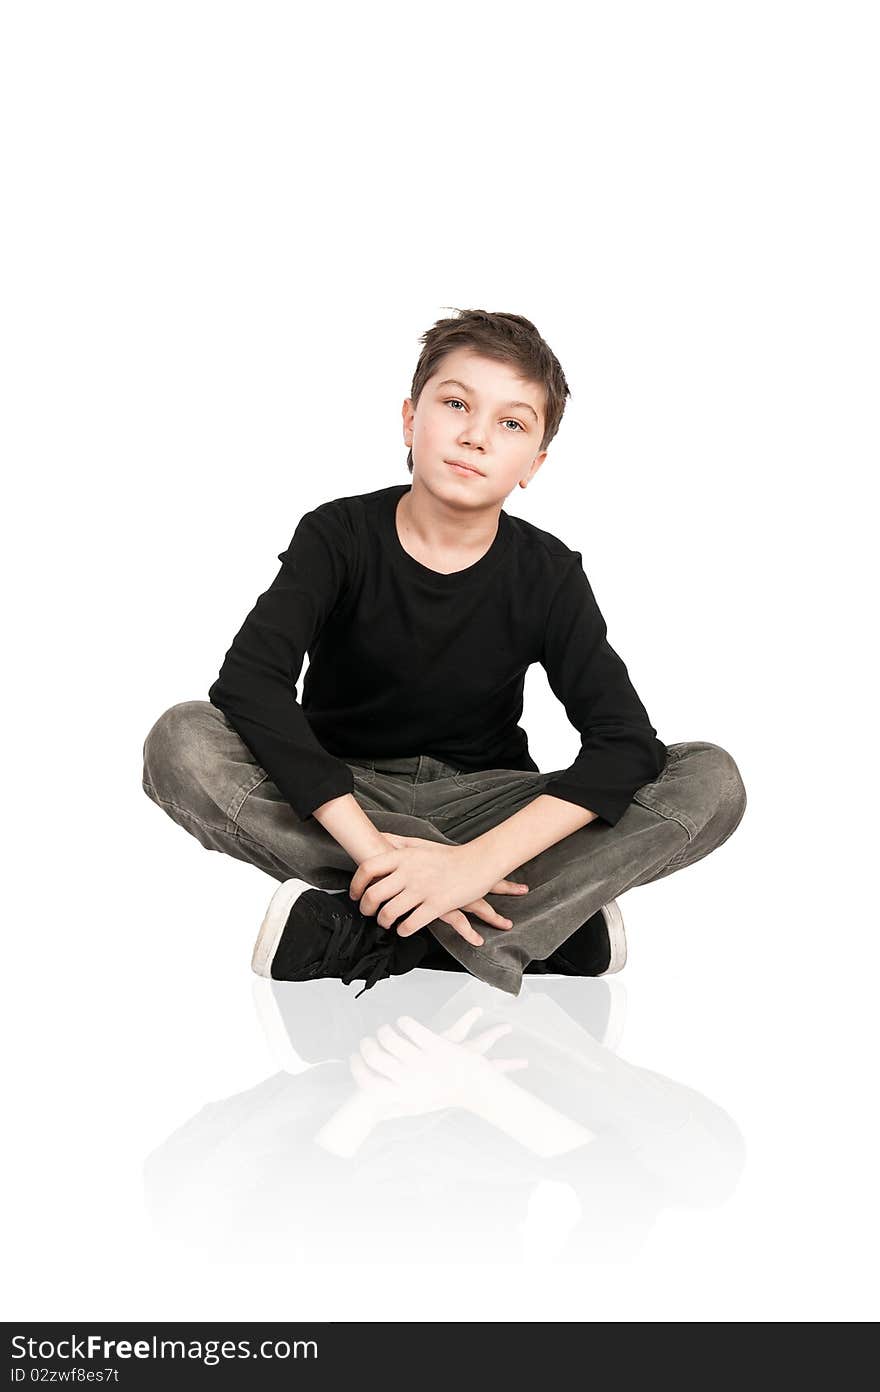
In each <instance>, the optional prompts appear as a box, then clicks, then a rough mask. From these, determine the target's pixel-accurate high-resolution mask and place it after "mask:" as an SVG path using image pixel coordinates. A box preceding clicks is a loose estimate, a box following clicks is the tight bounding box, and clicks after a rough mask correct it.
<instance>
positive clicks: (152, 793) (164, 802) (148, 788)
mask: <svg viewBox="0 0 880 1392" xmlns="http://www.w3.org/2000/svg"><path fill="white" fill-rule="evenodd" d="M141 786H142V788H143V790H144V792H145V793H146V794H147V796H148V797H150V798H151V799H152V800H153V801H154V802H155V803H157V804H158V806H159V807H173V808H174V811H175V812H179V813H180V815H181V817H186V819H187V821H190V822H195V824H196V826H200V827H201V828H202V830H203V831H219V832H220V833H221V835H223V836H234V837H235V839H236V841H246V842H247V843H248V844H249V845H251V846H255V847H256V848H257V850H259V851H267V850H268V849H269V848H268V846H264V845H263V843H262V841H257V840H255V838H254V837H253V836H249V835H248V833H247V832H246V831H242V829H241V827H240V826H239V825H238V823H237V822H232V823H230V822H229V821H228V820H227V825H226V826H214V825H212V824H211V822H206V821H205V820H204V819H203V818H202V817H197V816H196V814H195V812H191V811H190V810H189V808H188V807H181V805H180V803H179V802H172V801H171V799H170V798H163V797H160V796H159V794H158V793H157V791H156V789H155V788H154V787H153V785H152V783H142V784H141ZM270 854H271V852H270Z"/></svg>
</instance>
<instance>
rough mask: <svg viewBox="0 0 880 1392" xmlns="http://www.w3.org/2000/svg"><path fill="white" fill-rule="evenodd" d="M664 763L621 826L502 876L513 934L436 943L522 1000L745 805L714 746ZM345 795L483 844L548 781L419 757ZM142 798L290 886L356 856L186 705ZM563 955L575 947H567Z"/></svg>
mask: <svg viewBox="0 0 880 1392" xmlns="http://www.w3.org/2000/svg"><path fill="white" fill-rule="evenodd" d="M668 749H669V759H668V761H667V764H666V767H665V768H664V770H663V772H662V773H661V774H660V775H659V777H658V778H656V779H655V780H654V782H653V783H646V784H645V785H644V787H642V788H639V789H638V790H637V791H636V793H635V795H634V798H633V801H632V802H631V803H630V805H629V807H628V808H627V809H626V811H625V812H624V814H623V816H622V817H621V818H620V820H619V821H618V822H617V824H616V826H609V825H608V823H607V822H603V821H602V820H601V819H596V820H595V821H592V822H590V823H589V824H588V825H587V826H585V827H580V828H579V829H578V830H577V831H574V832H572V833H571V835H569V836H566V837H564V838H563V840H562V841H557V842H556V844H555V845H553V846H550V847H549V848H548V849H547V850H546V851H542V852H541V853H540V854H539V855H537V856H535V857H534V858H533V859H532V860H529V861H527V862H526V863H525V864H524V865H520V866H510V868H509V870H508V871H507V872H506V875H505V878H507V879H514V880H520V881H522V882H523V883H525V884H527V885H528V886H529V892H528V894H526V895H524V896H522V897H521V898H516V897H515V896H513V895H505V894H487V895H485V896H484V897H485V898H486V899H487V901H488V902H489V903H490V904H492V905H493V907H494V908H496V909H497V910H498V912H499V913H502V914H504V915H505V916H506V917H508V918H511V919H513V927H512V928H508V929H503V928H491V927H490V926H489V925H488V924H487V923H484V922H483V921H482V919H479V920H478V919H476V918H475V917H474V916H473V915H472V916H471V921H472V922H474V923H475V924H478V926H479V932H480V935H481V936H482V937H483V938H484V939H485V942H484V945H483V946H482V947H474V946H472V945H471V944H470V943H467V942H465V940H464V938H462V937H461V936H460V935H459V934H458V933H456V931H455V929H454V928H452V927H451V926H450V924H448V923H444V922H442V921H441V920H440V919H435V920H434V922H433V923H431V924H430V925H429V930H430V932H431V933H432V934H433V935H434V937H435V938H436V939H437V941H438V942H439V943H440V944H441V945H442V946H443V947H444V948H445V949H446V950H447V952H449V953H451V954H452V956H453V957H455V958H456V959H457V960H458V961H459V962H460V963H461V964H462V965H463V966H464V967H466V968H467V970H468V971H469V972H471V973H472V974H473V975H474V976H476V977H479V978H480V979H481V980H482V981H486V982H488V983H489V984H490V985H491V986H496V987H498V988H499V989H500V990H502V991H507V992H508V993H509V994H511V995H514V996H516V995H519V992H520V988H521V985H522V973H523V971H524V970H525V969H526V967H527V964H528V963H529V962H532V961H543V962H545V963H546V965H547V966H549V965H550V963H549V961H547V959H549V958H550V957H551V954H552V953H553V952H554V951H555V950H556V949H557V948H560V947H561V946H562V944H563V943H564V942H566V940H567V939H569V938H571V937H572V935H573V934H575V933H576V932H577V930H578V929H579V928H580V927H581V926H582V925H583V924H585V923H586V921H587V919H588V918H590V917H591V916H592V915H593V914H594V913H595V912H596V911H597V909H599V908H601V907H602V905H604V904H607V903H609V902H610V900H612V899H614V898H616V897H617V896H618V895H621V894H623V893H624V892H625V891H626V890H627V889H631V888H633V886H634V885H642V884H648V883H649V882H650V881H651V880H659V879H662V878H663V877H664V876H665V875H671V874H672V873H673V871H675V870H680V869H683V868H684V866H686V865H692V864H694V862H695V861H698V860H702V858H703V856H706V855H708V854H709V852H710V851H713V850H714V849H715V848H716V846H720V845H722V843H723V842H724V841H726V840H727V838H728V837H729V836H731V835H732V833H733V832H734V831H735V830H736V828H737V827H738V826H739V823H740V821H741V819H742V816H743V813H744V812H745V808H746V793H745V788H744V786H743V781H742V778H741V777H740V773H739V769H738V768H737V766H736V764H735V763H734V761H733V759H732V758H731V756H730V755H729V754H728V753H727V752H726V751H725V750H724V749H721V748H719V746H718V745H716V744H705V743H686V744H672V745H669V746H668ZM343 762H345V763H347V764H348V766H349V767H350V769H351V771H352V774H353V775H354V796H355V798H356V800H357V802H358V803H359V804H360V806H361V807H362V808H363V810H364V811H365V812H366V814H367V816H368V817H369V819H370V821H371V822H372V823H373V825H374V826H375V827H377V828H378V830H379V831H389V832H396V833H397V834H398V835H401V836H420V837H423V838H424V839H425V840H427V841H440V842H445V843H447V844H462V843H464V842H467V841H472V840H473V839H474V838H475V837H477V836H481V835H482V834H483V832H485V831H488V830H489V829H490V828H491V827H494V826H497V825H498V824H499V822H503V821H506V819H507V818H508V817H511V816H512V815H513V813H514V812H518V811H519V810H520V808H522V807H525V806H526V805H527V804H528V803H530V802H532V801H533V800H534V799H535V798H536V797H538V796H539V795H540V794H541V793H542V792H544V790H545V785H546V783H547V780H548V779H549V778H550V777H551V776H552V775H551V774H547V773H535V772H520V771H518V770H511V769H489V770H486V771H483V772H479V773H459V772H457V771H456V770H455V769H454V768H452V767H451V766H450V765H448V764H444V763H441V762H440V761H439V759H434V758H431V757H430V756H428V755H427V754H418V755H415V756H413V757H412V758H405V759H360V758H357V759H355V758H352V759H345V760H344V761H343ZM143 786H144V791H145V792H146V793H148V794H149V796H150V797H151V798H152V799H153V801H154V802H156V803H158V804H159V806H160V807H162V808H164V810H165V811H166V812H167V813H168V815H169V816H170V817H171V818H173V820H174V821H176V822H178V823H179V824H180V825H181V826H182V827H185V829H186V830H187V831H189V832H191V833H192V835H193V836H195V838H196V839H197V840H198V841H200V842H201V844H202V845H203V846H205V847H206V848H207V849H208V850H212V851H225V852H226V854H227V855H231V856H235V857H236V859H238V860H244V861H247V862H249V863H250V864H251V865H257V866H259V867H260V869H261V870H265V871H266V872H267V873H268V874H270V875H272V876H274V878H275V879H277V880H285V879H288V878H290V877H292V876H296V877H298V878H300V879H303V880H307V881H308V883H309V884H312V885H314V886H315V887H316V888H318V889H325V890H345V889H347V888H348V886H349V883H350V881H351V877H352V875H353V874H354V871H355V868H356V866H355V862H354V861H353V860H352V858H351V856H350V855H349V854H348V852H347V851H346V850H345V849H344V848H343V847H342V846H340V845H339V843H338V842H337V841H335V840H334V839H333V837H332V836H331V835H330V833H329V832H328V831H326V830H325V828H324V827H322V826H321V824H320V822H317V821H316V820H315V818H314V817H308V818H306V820H302V819H301V818H300V817H299V816H298V815H297V814H296V812H294V811H293V809H292V808H291V807H290V805H289V803H288V802H287V801H286V800H285V798H284V797H283V796H282V794H281V793H280V792H279V790H278V789H277V788H276V787H275V785H274V783H272V781H271V780H270V778H269V776H268V774H267V773H266V771H265V769H263V768H261V767H260V766H259V764H258V763H257V762H256V760H255V759H254V757H253V755H252V754H251V752H250V750H249V749H248V748H247V746H246V745H245V744H244V742H243V741H242V739H241V738H240V736H239V735H238V734H237V732H236V731H235V730H234V729H233V728H232V726H231V724H230V723H229V721H228V720H227V719H226V716H225V715H224V714H223V712H222V711H220V710H218V709H217V708H216V707H215V706H213V705H211V703H210V702H209V701H182V702H180V703H179V704H178V705H175V706H172V707H171V708H170V709H169V710H167V711H166V712H165V713H164V715H162V716H160V717H159V719H158V720H157V721H156V723H155V725H154V726H153V728H152V729H151V730H150V732H149V734H148V735H147V738H146V741H145V743H144V775H143ZM569 951H571V949H569Z"/></svg>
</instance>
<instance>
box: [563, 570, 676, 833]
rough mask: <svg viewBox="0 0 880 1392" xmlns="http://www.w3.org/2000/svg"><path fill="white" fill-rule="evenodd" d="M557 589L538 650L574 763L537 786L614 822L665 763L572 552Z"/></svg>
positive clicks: (662, 746)
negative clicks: (574, 740)
mask: <svg viewBox="0 0 880 1392" xmlns="http://www.w3.org/2000/svg"><path fill="white" fill-rule="evenodd" d="M572 557H573V561H572V563H571V564H570V566H569V568H568V570H567V571H566V574H565V576H564V577H563V580H562V582H561V584H560V585H559V588H558V589H557V591H556V593H555V595H554V597H553V600H552V603H551V606H550V612H549V615H548V619H547V628H546V633H545V638H544V648H543V654H542V658H541V662H542V665H543V667H544V669H545V671H546V673H547V679H548V681H549V683H550V687H551V690H552V691H553V693H554V695H556V696H557V697H558V698H559V700H560V701H561V702H562V704H563V706H564V707H565V712H566V715H567V716H568V718H569V720H570V721H571V723H572V725H573V726H574V727H575V729H576V730H578V731H579V732H580V737H581V748H580V753H579V754H578V756H577V758H576V759H575V761H574V763H573V764H572V765H571V766H570V767H569V768H567V769H565V770H563V771H562V772H560V773H557V774H554V775H553V776H552V777H551V778H550V779H549V780H548V782H547V784H546V786H545V789H544V791H545V792H546V793H549V794H550V795H551V796H552V797H559V798H563V799H564V800H565V801H566V802H574V803H577V805H578V806H579V807H585V808H587V809H588V810H589V811H591V812H595V813H596V815H597V816H598V817H601V818H602V820H603V821H605V822H608V823H610V825H611V826H614V824H615V823H616V822H618V821H619V820H620V818H621V817H622V816H623V814H624V812H625V811H626V809H627V807H628V806H629V804H630V803H631V802H632V798H633V794H634V793H635V792H636V791H637V790H638V789H639V788H641V787H642V786H643V784H645V783H651V782H652V781H653V780H654V779H655V778H656V777H657V776H658V775H659V774H660V773H662V771H663V769H664V768H665V766H666V759H667V753H668V751H667V748H666V745H665V744H663V743H662V742H661V741H660V740H659V739H657V731H656V730H655V729H654V727H653V725H651V723H650V721H649V720H648V714H647V711H646V710H645V707H644V706H643V705H642V703H641V701H640V700H639V697H638V696H637V694H636V692H635V690H634V689H633V686H632V683H631V682H630V679H629V674H628V672H627V669H626V667H625V665H624V663H623V661H622V660H621V658H620V657H619V656H618V654H617V653H616V652H615V651H614V649H613V648H612V647H611V645H610V643H609V642H608V639H607V636H606V625H605V620H604V619H603V617H602V615H601V613H600V612H599V607H598V605H597V604H596V599H595V596H594V595H593V591H592V587H591V586H590V582H589V580H588V579H587V577H586V575H585V574H584V570H583V563H582V558H581V555H580V553H579V552H573V553H572Z"/></svg>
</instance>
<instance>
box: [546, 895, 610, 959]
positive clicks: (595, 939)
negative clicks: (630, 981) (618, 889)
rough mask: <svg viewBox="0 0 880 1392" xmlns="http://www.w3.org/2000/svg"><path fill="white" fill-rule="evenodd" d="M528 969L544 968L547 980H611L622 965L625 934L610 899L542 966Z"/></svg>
mask: <svg viewBox="0 0 880 1392" xmlns="http://www.w3.org/2000/svg"><path fill="white" fill-rule="evenodd" d="M530 965H531V966H534V967H537V968H538V969H539V970H540V968H542V967H543V968H544V974H546V975H547V976H553V975H558V976H612V975H613V974H614V973H615V972H619V971H620V970H621V969H622V968H623V967H624V966H625V965H626V934H625V933H624V931H623V914H622V913H621V912H620V907H619V905H618V903H617V900H616V899H611V900H609V902H608V903H607V904H605V905H604V906H603V907H602V908H601V909H599V910H598V911H597V912H596V913H594V914H593V915H592V917H591V918H588V919H587V921H586V923H584V924H582V925H581V927H580V928H578V929H577V931H576V932H574V933H572V935H571V937H570V938H566V940H565V942H564V943H563V944H562V946H561V947H558V948H557V949H556V951H555V952H553V953H551V955H550V956H549V957H548V958H547V959H546V961H545V962H533V963H531V964H530Z"/></svg>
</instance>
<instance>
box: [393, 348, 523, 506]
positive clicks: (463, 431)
mask: <svg viewBox="0 0 880 1392" xmlns="http://www.w3.org/2000/svg"><path fill="white" fill-rule="evenodd" d="M543 433H544V389H543V387H542V386H540V385H539V384H538V383H537V382H528V381H526V380H525V379H524V378H522V377H519V376H517V374H516V373H515V372H514V370H513V369H512V368H511V367H508V366H507V364H506V363H499V362H494V361H493V360H492V359H491V358H482V357H480V356H479V354H478V353H476V352H474V351H473V350H472V349H470V348H456V350H455V351H454V352H452V353H447V354H446V356H445V358H443V360H442V361H441V363H440V365H439V366H438V368H437V371H436V372H435V373H434V375H433V377H431V378H429V380H428V381H427V382H426V383H425V386H424V389H423V391H422V394H421V396H420V397H419V403H418V406H417V407H416V408H415V410H414V409H413V404H412V400H411V399H410V398H409V397H408V398H407V399H406V401H404V403H403V438H404V441H405V443H406V444H407V445H408V446H409V447H410V448H411V449H412V455H413V477H415V476H416V475H418V479H419V483H420V484H422V485H424V487H426V488H427V489H428V491H429V492H430V493H433V494H435V495H436V496H437V497H441V498H443V499H444V501H446V502H449V503H456V504H460V505H462V506H465V507H467V506H468V505H471V506H473V507H475V508H486V507H491V506H492V505H493V504H494V503H499V504H500V503H501V502H503V500H504V499H505V498H506V497H507V496H508V494H509V493H511V492H512V490H513V489H514V488H516V486H517V484H522V485H523V486H525V484H526V483H527V482H528V481H529V479H531V478H532V477H533V476H534V475H535V474H536V473H537V472H538V470H539V469H540V467H541V465H542V464H543V462H544V460H545V459H546V457H547V451H546V450H541V451H540V453H539V446H540V443H541V437H542V436H543ZM450 461H458V462H460V463H462V464H467V465H470V466H472V469H473V470H476V471H477V472H466V471H464V470H462V469H457V468H454V467H453V464H452V463H451V462H450Z"/></svg>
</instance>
